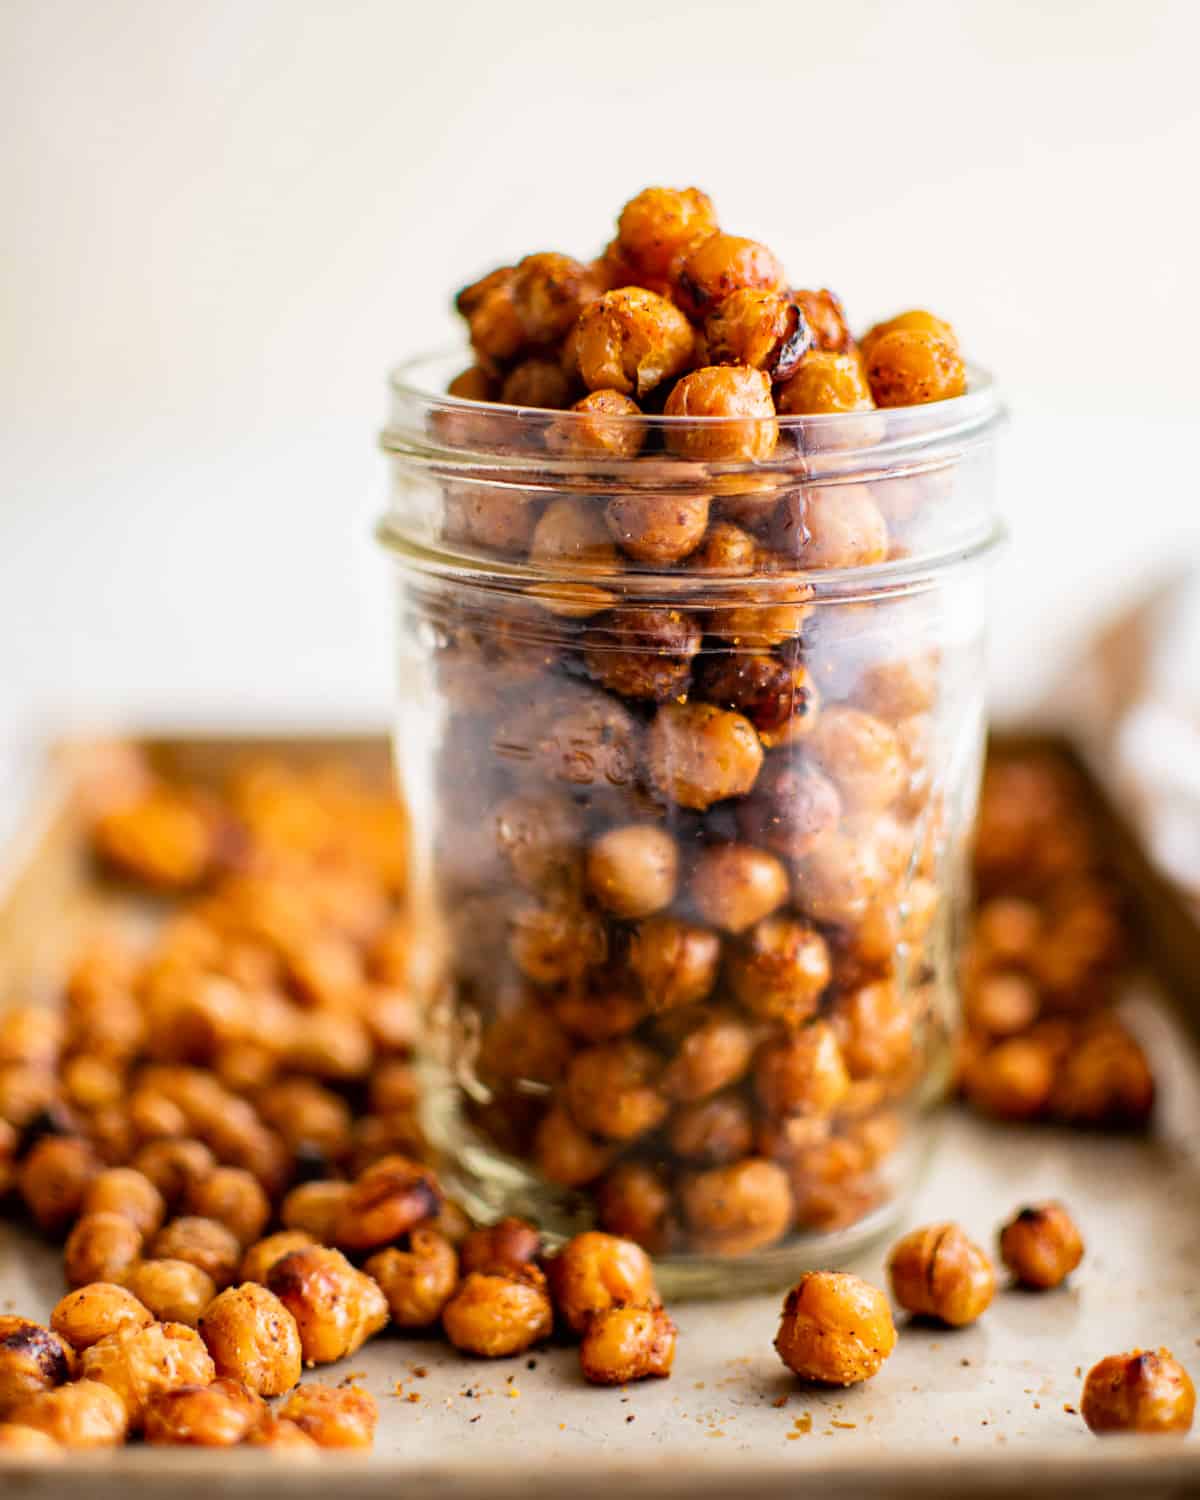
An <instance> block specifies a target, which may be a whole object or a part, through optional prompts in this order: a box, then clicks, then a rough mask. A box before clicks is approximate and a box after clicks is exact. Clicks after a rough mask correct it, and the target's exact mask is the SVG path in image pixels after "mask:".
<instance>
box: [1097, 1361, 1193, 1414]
mask: <svg viewBox="0 0 1200 1500" xmlns="http://www.w3.org/2000/svg"><path fill="white" fill-rule="evenodd" d="M1079 1410H1080V1412H1081V1413H1082V1416H1083V1420H1084V1421H1085V1422H1086V1423H1087V1424H1088V1426H1089V1427H1090V1428H1091V1429H1092V1431H1093V1432H1097V1433H1104V1432H1153V1433H1171V1432H1187V1431H1188V1430H1189V1429H1190V1428H1191V1425H1192V1419H1193V1417H1194V1416H1195V1413H1196V1388H1195V1386H1193V1384H1192V1380H1191V1376H1190V1375H1189V1374H1188V1372H1187V1371H1186V1370H1185V1369H1184V1368H1183V1366H1182V1365H1181V1364H1180V1363H1179V1361H1178V1360H1177V1359H1176V1358H1175V1356H1174V1355H1173V1354H1172V1353H1171V1351H1170V1350H1169V1349H1159V1350H1157V1351H1156V1352H1155V1353H1150V1352H1149V1351H1148V1350H1144V1349H1132V1350H1130V1352H1129V1353H1128V1354H1110V1355H1108V1357H1107V1358H1105V1359H1102V1360H1101V1361H1100V1362H1099V1364H1095V1365H1093V1366H1092V1368H1091V1369H1090V1370H1089V1371H1088V1372H1087V1379H1086V1380H1085V1381H1084V1382H1083V1398H1082V1400H1081V1401H1080V1403H1079Z"/></svg>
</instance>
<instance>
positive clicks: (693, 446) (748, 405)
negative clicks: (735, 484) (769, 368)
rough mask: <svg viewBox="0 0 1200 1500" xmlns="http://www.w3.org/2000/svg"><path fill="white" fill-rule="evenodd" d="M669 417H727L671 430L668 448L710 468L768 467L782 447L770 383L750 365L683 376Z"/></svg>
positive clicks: (713, 368)
mask: <svg viewBox="0 0 1200 1500" xmlns="http://www.w3.org/2000/svg"><path fill="white" fill-rule="evenodd" d="M663 413H664V415H665V416H668V417H723V418H727V419H728V420H726V421H722V422H719V423H709V422H704V423H696V424H693V423H689V424H687V425H683V424H679V425H672V426H671V427H669V428H668V429H667V433H666V438H667V445H668V447H669V448H670V449H671V450H672V452H675V453H679V454H681V455H682V456H683V457H685V458H693V459H700V460H703V461H705V462H708V463H734V462H742V463H746V462H750V463H761V462H765V461H766V460H767V459H768V458H770V457H771V455H772V454H773V453H774V451H775V445H776V443H777V442H778V441H779V426H778V423H777V422H776V421H775V403H774V402H773V401H772V400H771V381H770V378H769V377H768V376H767V375H766V374H765V373H764V371H762V370H754V369H751V368H750V367H749V366H748V365H704V366H702V367H701V368H700V369H699V370H693V371H691V373H690V374H687V375H684V376H683V378H682V379H680V380H678V381H677V382H676V383H675V386H674V387H673V389H672V391H671V394H670V395H669V396H668V397H667V402H666V405H665V407H664V408H663Z"/></svg>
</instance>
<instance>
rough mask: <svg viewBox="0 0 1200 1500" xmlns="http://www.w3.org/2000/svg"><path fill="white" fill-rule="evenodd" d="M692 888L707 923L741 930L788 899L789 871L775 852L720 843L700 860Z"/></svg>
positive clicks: (698, 908) (697, 907)
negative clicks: (770, 852)
mask: <svg viewBox="0 0 1200 1500" xmlns="http://www.w3.org/2000/svg"><path fill="white" fill-rule="evenodd" d="M690 890H691V897H692V901H693V902H694V903H695V906H696V909H697V911H698V912H699V913H700V915H701V916H702V917H703V918H704V920H705V921H706V922H710V923H711V924H712V925H713V926H714V927H719V928H720V929H721V930H722V931H724V932H733V933H741V932H745V931H746V930H747V929H748V928H750V927H753V926H754V924H755V923H756V922H759V921H761V920H762V918H763V917H768V916H770V914H771V913H772V912H773V911H775V910H776V909H777V908H778V907H780V906H782V905H783V904H784V903H785V902H786V901H787V899H788V873H787V870H786V869H785V868H784V866H783V863H782V862H781V861H780V860H778V859H776V858H775V856H774V855H773V854H767V853H765V852H764V851H763V850H761V849H755V848H753V847H752V846H751V845H749V844H720V845H717V846H715V847H713V848H711V849H706V850H705V851H704V853H703V854H701V855H700V857H699V858H698V859H697V861H696V864H695V866H694V868H693V871H692V880H691V887H690Z"/></svg>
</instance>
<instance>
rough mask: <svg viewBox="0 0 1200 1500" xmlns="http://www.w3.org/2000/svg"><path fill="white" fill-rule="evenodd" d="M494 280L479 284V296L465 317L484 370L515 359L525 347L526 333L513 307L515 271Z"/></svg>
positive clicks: (497, 273)
mask: <svg viewBox="0 0 1200 1500" xmlns="http://www.w3.org/2000/svg"><path fill="white" fill-rule="evenodd" d="M492 276H493V277H494V278H495V279H494V280H493V279H492V278H490V277H485V278H484V281H483V282H482V283H479V284H478V285H480V287H481V288H482V290H481V292H480V295H479V296H478V297H473V298H472V299H471V307H470V311H468V312H465V313H464V316H465V317H466V320H467V327H468V329H469V330H470V334H471V347H472V348H473V349H474V350H475V353H476V355H477V356H478V358H479V361H480V363H481V364H483V365H484V367H485V368H487V367H494V366H495V365H496V364H498V363H503V361H505V360H509V359H512V358H513V357H514V355H516V354H518V353H520V351H521V349H522V347H523V346H524V343H525V330H524V328H523V327H522V326H521V320H520V318H518V317H517V310H516V307H515V306H514V304H513V294H512V271H511V270H504V271H499V272H493V273H492ZM488 283H490V284H488Z"/></svg>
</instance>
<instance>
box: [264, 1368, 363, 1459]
mask: <svg viewBox="0 0 1200 1500" xmlns="http://www.w3.org/2000/svg"><path fill="white" fill-rule="evenodd" d="M280 1416H281V1417H282V1419H283V1420H284V1421H286V1422H295V1424H296V1426H297V1427H299V1428H300V1430H301V1432H304V1433H307V1435H308V1436H309V1437H310V1438H312V1440H313V1442H315V1443H316V1444H317V1446H318V1447H320V1448H369V1447H370V1446H371V1444H372V1443H373V1442H374V1440H375V1426H376V1423H377V1422H378V1421H379V1408H378V1407H377V1406H376V1404H375V1398H374V1396H372V1395H371V1394H370V1392H369V1391H360V1390H357V1389H356V1388H355V1387H354V1386H338V1387H336V1388H334V1387H333V1386H329V1385H318V1384H317V1383H316V1382H315V1381H309V1382H308V1383H307V1384H305V1385H302V1386H298V1387H297V1388H296V1390H294V1391H293V1392H292V1394H291V1395H290V1396H289V1397H288V1399H287V1400H286V1401H285V1402H284V1404H283V1406H282V1407H281V1408H280Z"/></svg>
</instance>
